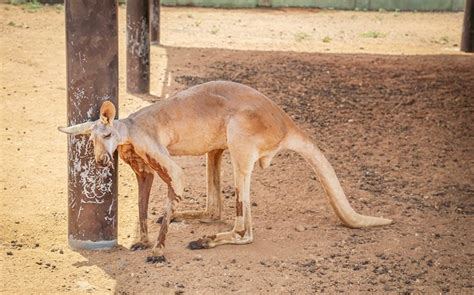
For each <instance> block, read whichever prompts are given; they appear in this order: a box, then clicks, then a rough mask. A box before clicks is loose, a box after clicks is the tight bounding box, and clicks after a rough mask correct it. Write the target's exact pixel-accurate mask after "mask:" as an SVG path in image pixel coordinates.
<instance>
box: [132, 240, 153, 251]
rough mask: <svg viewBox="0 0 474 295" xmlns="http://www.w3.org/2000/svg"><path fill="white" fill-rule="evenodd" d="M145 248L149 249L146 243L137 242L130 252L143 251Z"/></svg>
mask: <svg viewBox="0 0 474 295" xmlns="http://www.w3.org/2000/svg"><path fill="white" fill-rule="evenodd" d="M147 248H150V244H149V243H147V242H141V241H140V242H137V243H135V244H133V245H132V247H130V250H131V251H137V250H145V249H147Z"/></svg>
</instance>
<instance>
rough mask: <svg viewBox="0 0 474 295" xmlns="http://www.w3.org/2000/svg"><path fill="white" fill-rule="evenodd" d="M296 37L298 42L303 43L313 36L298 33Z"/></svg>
mask: <svg viewBox="0 0 474 295" xmlns="http://www.w3.org/2000/svg"><path fill="white" fill-rule="evenodd" d="M294 36H295V40H296V42H303V41H306V40H310V39H311V35H309V34H308V33H305V32H298V33H296V34H295V35H294Z"/></svg>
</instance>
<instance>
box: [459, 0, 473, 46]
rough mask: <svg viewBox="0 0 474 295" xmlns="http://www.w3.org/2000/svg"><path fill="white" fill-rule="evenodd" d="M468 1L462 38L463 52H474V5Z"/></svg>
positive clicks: (465, 8)
mask: <svg viewBox="0 0 474 295" xmlns="http://www.w3.org/2000/svg"><path fill="white" fill-rule="evenodd" d="M472 2H473V0H466V3H465V6H464V24H463V29H462V37H461V51H464V52H474V5H473V4H472Z"/></svg>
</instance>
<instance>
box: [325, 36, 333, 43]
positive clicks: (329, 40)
mask: <svg viewBox="0 0 474 295" xmlns="http://www.w3.org/2000/svg"><path fill="white" fill-rule="evenodd" d="M331 41H332V39H331V37H329V36H326V37H324V38H323V43H329V42H331Z"/></svg>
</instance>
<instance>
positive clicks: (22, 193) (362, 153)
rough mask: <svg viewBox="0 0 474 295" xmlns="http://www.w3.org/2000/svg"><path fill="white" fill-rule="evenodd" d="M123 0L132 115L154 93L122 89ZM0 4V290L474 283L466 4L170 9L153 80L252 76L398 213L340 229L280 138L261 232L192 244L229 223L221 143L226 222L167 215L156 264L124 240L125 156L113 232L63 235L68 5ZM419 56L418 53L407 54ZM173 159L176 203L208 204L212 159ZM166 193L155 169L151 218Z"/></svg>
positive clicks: (160, 89)
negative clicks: (386, 9) (385, 223)
mask: <svg viewBox="0 0 474 295" xmlns="http://www.w3.org/2000/svg"><path fill="white" fill-rule="evenodd" d="M124 14H125V11H124V9H123V8H121V9H120V31H121V35H120V38H121V41H122V42H121V48H120V50H121V56H120V62H121V78H120V87H121V88H120V91H121V92H120V106H121V116H122V117H124V116H126V115H127V114H129V113H130V112H132V111H134V110H136V109H138V108H140V107H141V106H145V105H148V104H149V102H147V101H144V100H141V99H139V98H136V97H133V96H131V95H128V94H126V92H125V90H124V87H125V83H124V75H123V73H125V70H124V65H125V59H124V57H125V54H124V48H123V43H124V42H123V40H125V35H124ZM0 15H1V17H0V32H1V34H0V48H1V56H0V62H1V68H2V71H1V73H0V84H1V85H0V99H1V106H0V120H1V121H0V127H1V128H0V138H1V142H0V144H1V147H0V148H1V152H0V163H1V170H0V189H1V203H0V220H1V222H0V242H1V245H0V292H2V293H7V294H13V293H16V294H18V293H62V292H72V293H79V292H89V293H98V294H107V293H114V292H115V293H121V294H136V293H170V294H172V293H177V294H180V293H183V292H184V293H219V294H222V293H231V292H241V293H245V294H247V293H298V294H299V293H306V294H309V293H314V292H328V293H334V292H349V291H352V292H356V293H369V292H377V293H381V292H392V293H414V292H423V293H456V294H457V293H465V294H468V293H472V292H473V284H472V282H473V255H474V252H473V250H472V244H473V242H474V235H473V231H472V224H473V221H474V220H473V214H474V201H473V195H474V186H473V183H474V171H473V167H474V156H473V155H474V150H473V147H474V130H473V126H474V105H473V93H474V87H473V83H472V77H473V75H474V70H473V69H474V58H473V57H472V55H464V54H459V53H458V52H457V50H458V49H457V45H458V43H459V39H460V28H461V21H462V14H460V13H437V14H432V13H423V14H420V13H368V12H336V11H318V10H309V11H303V10H215V9H191V8H180V9H178V8H164V9H163V21H162V23H163V32H162V33H163V34H162V40H163V44H164V45H165V46H164V47H153V48H152V75H153V77H152V78H153V85H152V88H153V92H154V93H156V94H158V95H160V96H163V97H167V96H169V95H170V94H171V93H173V92H174V91H176V90H179V89H182V88H184V87H188V86H190V85H193V84H196V83H199V82H203V81H207V80H212V79H230V80H234V81H238V82H242V83H245V84H248V85H250V86H253V87H255V88H257V89H258V90H260V91H261V92H263V93H265V94H266V95H268V96H269V97H271V98H272V99H274V100H275V101H276V102H277V103H278V104H280V105H281V106H282V107H283V108H284V109H285V110H286V111H287V112H288V113H289V114H290V115H291V116H292V117H293V118H294V119H295V121H297V122H298V123H299V124H300V125H301V126H302V127H303V128H305V129H306V130H308V132H309V133H310V134H312V136H313V137H314V138H315V139H316V140H317V142H318V144H319V145H320V147H321V148H322V149H323V150H324V151H325V153H326V154H327V156H328V157H329V159H330V161H331V162H332V163H333V165H334V167H335V169H336V171H337V172H338V175H339V177H340V179H341V181H342V184H343V186H344V188H345V190H346V192H347V194H348V196H349V198H350V200H351V203H352V204H353V206H354V207H355V208H356V209H357V210H358V211H360V212H362V213H366V214H373V215H383V216H386V217H390V218H393V219H394V220H395V221H396V223H395V224H394V225H392V226H390V227H384V228H379V229H366V230H351V229H347V228H345V227H342V226H341V225H340V223H339V222H338V221H337V220H336V218H335V217H334V215H333V214H332V212H331V211H330V208H329V206H328V205H327V202H326V200H325V198H324V193H323V191H322V189H321V187H320V185H319V183H318V182H317V181H316V179H315V177H314V175H313V174H312V172H311V171H310V169H309V168H308V167H307V166H306V165H305V164H304V162H303V160H302V159H301V158H300V157H299V156H298V155H296V154H294V153H287V152H284V153H281V155H279V156H277V157H276V158H275V160H274V162H273V165H272V166H271V167H270V168H268V169H266V170H263V171H262V170H260V169H256V171H255V173H254V179H253V186H252V200H253V201H254V202H255V204H254V206H253V207H252V210H253V211H252V215H253V218H254V232H255V241H254V243H253V244H251V245H244V246H223V247H219V248H216V249H213V250H208V251H190V250H187V249H186V248H185V246H186V244H187V242H189V241H190V240H194V239H196V238H198V237H200V236H201V235H204V234H212V233H215V232H217V231H222V230H226V229H228V228H229V227H231V226H232V219H233V212H234V209H233V208H232V206H233V204H234V200H233V196H232V190H231V187H232V186H231V183H232V178H231V169H230V162H229V158H228V155H227V154H226V155H225V159H224V165H223V181H224V183H223V194H224V197H225V221H224V222H223V223H220V224H210V225H206V224H201V223H199V222H191V221H189V222H181V223H174V224H172V226H171V229H170V233H169V238H168V241H169V242H168V249H169V250H168V261H169V263H167V264H158V265H149V264H146V263H145V262H144V261H145V257H146V256H147V252H146V251H144V252H129V251H128V250H127V248H128V247H129V246H130V245H131V244H132V243H133V242H134V241H135V238H136V236H137V223H136V219H137V206H136V194H137V189H136V184H135V180H134V176H133V174H132V172H131V170H130V169H129V168H128V167H126V166H125V165H124V164H123V163H122V162H121V163H120V167H119V171H120V172H119V173H120V178H119V179H120V182H119V201H120V202H119V244H120V247H118V248H117V249H114V250H109V251H99V252H93V251H72V250H71V249H69V248H68V246H67V242H66V236H67V234H66V232H67V228H66V224H67V223H66V220H67V216H66V214H67V207H66V206H67V202H66V200H67V187H66V177H67V173H66V138H65V137H64V135H62V134H59V133H58V132H57V131H56V127H57V126H58V125H63V124H64V122H65V121H66V118H65V114H66V99H65V98H66V91H65V83H66V78H65V56H64V54H65V53H64V47H65V46H64V40H65V37H64V12H63V10H62V9H61V8H60V7H59V8H55V7H49V8H43V9H40V10H38V11H36V12H34V13H31V12H27V11H23V10H22V9H21V8H18V7H13V6H7V5H0ZM374 35H377V36H378V38H373V36H374ZM370 36H372V37H370ZM326 37H327V38H326ZM323 40H325V41H323ZM203 48H206V49H203ZM291 51H293V52H291ZM298 52H299V53H298ZM341 53H344V54H341ZM367 53H369V54H367ZM385 54H390V55H385ZM412 54H422V55H413V56H403V55H412ZM177 160H178V162H179V163H180V165H182V166H183V167H184V169H185V172H186V179H187V180H188V185H187V189H186V191H187V192H186V195H185V197H186V200H185V202H184V204H183V207H187V208H198V207H202V206H204V203H205V197H204V191H205V182H204V175H205V168H204V167H203V164H204V159H203V158H202V157H201V158H180V159H177ZM163 195H164V187H163V185H162V184H161V182H160V181H156V183H155V186H154V189H153V191H152V204H151V208H150V213H151V217H152V218H156V217H158V215H159V212H160V210H161V200H162V198H163ZM297 227H298V230H296V228H297ZM302 228H303V230H302V231H301V229H302ZM150 230H151V236H152V238H154V237H155V236H156V234H157V230H158V226H156V225H154V223H153V220H151V219H150Z"/></svg>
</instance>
